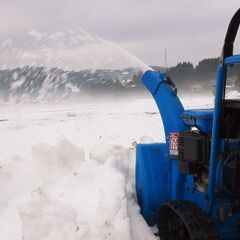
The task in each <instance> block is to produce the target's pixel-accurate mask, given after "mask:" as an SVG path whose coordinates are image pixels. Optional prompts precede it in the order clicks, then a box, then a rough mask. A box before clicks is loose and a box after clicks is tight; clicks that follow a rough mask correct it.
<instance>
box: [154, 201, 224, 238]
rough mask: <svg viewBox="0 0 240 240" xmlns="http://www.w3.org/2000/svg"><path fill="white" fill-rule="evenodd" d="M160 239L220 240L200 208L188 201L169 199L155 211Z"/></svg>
mask: <svg viewBox="0 0 240 240" xmlns="http://www.w3.org/2000/svg"><path fill="white" fill-rule="evenodd" d="M157 226H158V231H159V236H160V239H161V240H176V239H177V240H209V239H211V240H220V238H219V237H218V235H217V233H216V230H215V228H214V226H213V224H212V222H211V221H210V219H209V218H208V217H207V215H206V214H205V213H204V212H203V211H202V209H201V208H199V207H198V206H196V205H194V204H193V203H192V202H189V201H169V202H167V203H164V204H163V205H162V206H161V207H160V209H159V210H158V213H157Z"/></svg>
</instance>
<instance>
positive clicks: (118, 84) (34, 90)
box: [0, 58, 240, 102]
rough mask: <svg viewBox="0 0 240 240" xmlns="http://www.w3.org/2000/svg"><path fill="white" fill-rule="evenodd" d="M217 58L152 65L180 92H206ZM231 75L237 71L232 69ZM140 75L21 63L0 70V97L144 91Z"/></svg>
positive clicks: (39, 97)
mask: <svg viewBox="0 0 240 240" xmlns="http://www.w3.org/2000/svg"><path fill="white" fill-rule="evenodd" d="M218 62H219V59H218V58H212V59H204V60H202V61H200V62H199V63H198V65H197V66H195V67H194V66H193V64H192V63H190V62H183V63H178V64H177V65H176V66H174V67H171V68H169V69H164V68H163V67H160V66H159V67H158V66H152V68H153V69H154V70H155V71H164V72H166V73H167V74H168V75H169V76H170V77H171V79H172V80H173V82H174V83H175V84H176V86H177V88H178V90H179V92H180V93H184V92H188V93H190V92H192V93H195V92H207V91H208V92H209V91H212V89H213V85H214V83H215V78H216V71H217V65H218ZM238 74H239V73H238ZM233 75H237V73H234V72H233ZM141 76H142V72H141V71H140V70H139V69H136V68H126V69H122V70H117V69H115V70H110V69H98V70H94V71H93V70H81V71H66V70H62V69H58V68H51V69H47V68H43V67H22V68H15V69H10V70H0V101H4V102H11V101H13V102H22V101H23V102H24V101H27V102H28V101H31V102H39V101H48V100H53V101H61V100H66V99H75V98H79V97H83V96H86V95H87V96H91V95H92V94H94V95H96V94H100V95H101V96H102V95H109V94H110V95H111V94H112V95H114V96H116V93H120V94H131V95H132V93H133V92H143V91H145V89H144V88H143V86H142V84H141V80H140V79H141ZM233 79H234V78H233ZM239 82H240V80H239Z"/></svg>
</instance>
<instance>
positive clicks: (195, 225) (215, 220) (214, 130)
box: [136, 9, 240, 240]
mask: <svg viewBox="0 0 240 240" xmlns="http://www.w3.org/2000/svg"><path fill="white" fill-rule="evenodd" d="M239 24H240V9H239V10H238V11H237V12H236V13H235V15H234V16H233V18H232V20H231V22H230V24H229V27H228V30H227V34H226V37H225V42H224V46H223V50H222V54H221V58H220V63H219V66H218V69H217V78H216V93H215V103H214V104H215V105H214V108H213V109H191V110H184V108H183V106H182V104H181V102H180V100H179V98H178V96H177V90H176V87H175V85H174V83H173V82H172V81H171V80H170V78H169V77H168V76H167V75H166V74H164V73H158V72H155V71H147V72H145V73H144V75H143V77H142V82H143V84H144V85H145V87H146V88H147V89H148V90H149V91H150V92H151V94H152V96H153V98H154V100H155V102H156V104H157V106H158V108H159V111H160V114H161V117H162V121H163V125H164V130H165V138H166V143H154V144H138V145H137V153H136V191H137V197H138V202H139V205H140V208H141V214H142V215H143V217H144V218H145V220H146V221H147V223H148V224H149V225H154V224H157V226H158V232H159V235H160V238H161V240H173V239H174V240H175V239H178V240H200V239H201V240H209V239H224V240H225V239H240V97H239V99H231V98H229V97H227V94H226V82H227V81H228V77H229V76H230V71H231V69H233V68H234V67H238V69H240V55H233V46H234V41H235V37H236V35H237V31H238V28H239ZM239 72H240V71H239Z"/></svg>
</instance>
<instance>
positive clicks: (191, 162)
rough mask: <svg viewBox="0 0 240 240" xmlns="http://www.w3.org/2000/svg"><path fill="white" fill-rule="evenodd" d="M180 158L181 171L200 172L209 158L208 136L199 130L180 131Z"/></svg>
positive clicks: (185, 172) (188, 172) (186, 172)
mask: <svg viewBox="0 0 240 240" xmlns="http://www.w3.org/2000/svg"><path fill="white" fill-rule="evenodd" d="M178 159H179V162H180V172H181V173H184V174H197V173H200V172H201V169H202V165H203V164H204V163H206V162H207V161H208V160H209V141H208V137H207V136H206V135H205V134H202V133H199V132H197V131H189V132H182V133H179V137H178Z"/></svg>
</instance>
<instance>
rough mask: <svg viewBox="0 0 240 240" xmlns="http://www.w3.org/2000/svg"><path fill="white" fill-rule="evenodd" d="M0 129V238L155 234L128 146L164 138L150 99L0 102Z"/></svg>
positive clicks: (201, 102) (188, 101) (72, 239)
mask: <svg viewBox="0 0 240 240" xmlns="http://www.w3.org/2000/svg"><path fill="white" fill-rule="evenodd" d="M182 100H183V102H184V103H185V104H184V105H185V107H186V108H192V107H209V106H212V98H205V99H202V98H190V97H188V98H184V99H182ZM0 133H1V134H0V190H1V192H0V236H1V239H3V240H23V239H24V240H66V239H67V240H80V239H89V240H93V239H99V240H100V239H114V240H115V239H116V240H117V239H121V240H122V239H124V240H128V239H129V240H130V239H133V240H151V239H156V237H155V236H154V234H153V230H152V229H151V228H149V227H148V226H147V224H146V223H145V221H144V220H143V218H142V216H141V215H140V214H139V211H140V210H139V207H138V205H137V200H136V194H135V189H134V166H135V152H134V149H133V148H132V142H159V141H164V130H163V127H162V124H161V120H160V116H159V114H158V110H157V108H156V106H155V103H154V101H153V100H152V99H140V100H135V101H132V100H131V101H130V100H129V101H127V100H125V101H122V102H113V101H112V100H111V101H108V102H99V101H97V102H92V103H76V104H68V105H39V104H38V105H31V106H30V105H28V106H26V105H25V106H24V105H21V104H18V105H15V106H1V108H0Z"/></svg>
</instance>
